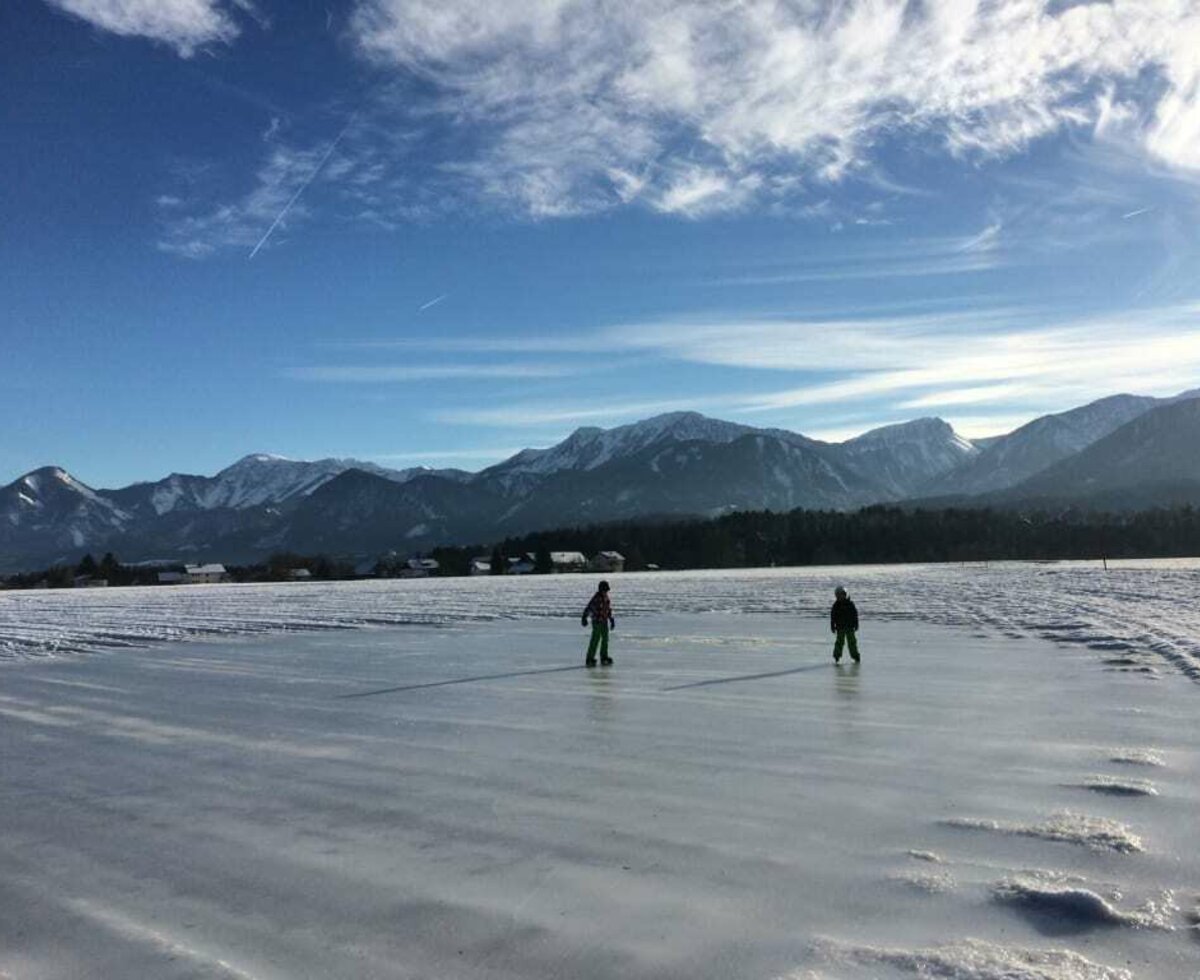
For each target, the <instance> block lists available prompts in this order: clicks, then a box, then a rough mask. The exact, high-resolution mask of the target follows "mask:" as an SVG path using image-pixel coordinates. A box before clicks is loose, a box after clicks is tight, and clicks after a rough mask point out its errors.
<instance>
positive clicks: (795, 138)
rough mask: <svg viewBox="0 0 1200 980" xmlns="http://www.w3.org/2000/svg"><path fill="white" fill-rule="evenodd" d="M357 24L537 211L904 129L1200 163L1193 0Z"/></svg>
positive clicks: (574, 208)
mask: <svg viewBox="0 0 1200 980" xmlns="http://www.w3.org/2000/svg"><path fill="white" fill-rule="evenodd" d="M351 30H352V33H353V35H354V37H355V38H356V40H357V42H358V44H359V45H360V47H361V49H362V50H363V51H364V52H365V53H366V54H368V55H369V56H370V57H372V58H373V59H375V60H376V61H377V62H379V63H381V64H384V65H391V66H395V67H398V68H400V69H402V70H404V71H405V72H412V73H416V74H417V75H418V76H420V77H421V78H422V79H423V80H424V81H425V82H427V83H431V84H432V85H433V86H434V87H435V89H436V91H438V92H440V93H441V96H440V102H439V103H438V109H439V110H440V111H441V113H442V114H443V115H444V116H445V118H447V119H450V120H452V121H453V123H454V124H455V125H456V126H466V127H470V128H471V130H472V132H473V139H472V141H471V145H470V148H469V149H466V150H463V151H462V155H461V156H460V158H458V159H456V160H454V161H452V162H453V163H454V164H455V165H456V167H455V171H454V172H455V173H456V174H457V175H458V176H459V177H460V178H462V179H463V180H464V181H466V182H467V183H468V184H469V185H470V189H472V190H474V192H476V193H477V194H480V195H482V196H484V197H488V198H492V199H496V200H499V201H502V202H504V203H505V204H508V205H514V206H516V207H519V208H521V209H524V210H525V211H526V212H527V213H529V214H532V215H534V216H553V215H565V214H577V213H580V212H586V211H592V210H598V209H601V208H605V207H609V206H614V205H618V204H622V203H626V202H629V201H633V200H641V201H643V202H644V203H645V204H646V205H647V206H649V207H651V208H654V209H657V210H659V211H664V212H668V213H677V214H682V215H685V216H693V217H694V216H700V215H703V214H709V213H713V212H716V211H722V210H729V209H731V208H737V207H740V206H743V205H746V204H748V203H750V202H752V201H759V200H762V199H764V198H765V199H772V198H778V197H782V196H787V195H794V194H796V193H797V192H798V191H803V190H805V189H808V190H812V189H813V188H814V187H819V186H820V185H821V184H823V183H828V182H833V181H839V180H842V179H843V178H845V177H846V176H847V175H853V174H863V175H864V176H867V175H869V174H870V167H871V165H872V163H873V153H874V151H875V149H876V146H877V144H878V143H880V142H882V141H884V140H887V139H891V138H896V137H899V138H912V137H916V138H920V139H923V140H932V141H934V142H936V143H940V144H941V145H942V146H943V147H944V149H945V150H946V151H947V152H949V153H951V154H953V155H959V156H973V157H981V158H990V157H1003V156H1008V155H1011V154H1015V153H1018V152H1021V151H1023V150H1024V149H1026V148H1027V147H1028V146H1029V145H1030V144H1031V143H1032V142H1034V141H1035V140H1038V139H1040V138H1041V137H1043V136H1046V135H1048V134H1051V133H1054V132H1057V131H1061V130H1064V129H1072V130H1074V131H1077V132H1079V133H1081V134H1082V133H1086V132H1088V131H1093V132H1095V133H1096V135H1097V136H1098V137H1100V136H1102V137H1103V138H1108V139H1111V138H1120V139H1122V140H1126V141H1128V142H1130V143H1132V144H1133V145H1135V146H1137V147H1139V148H1140V150H1141V152H1143V153H1145V154H1148V155H1150V156H1152V157H1154V158H1157V159H1159V160H1161V161H1162V162H1164V163H1166V164H1167V165H1169V166H1172V167H1176V168H1183V169H1188V168H1191V169H1200V59H1197V58H1196V54H1195V52H1196V51H1197V50H1200V9H1198V8H1197V6H1196V4H1195V2H1194V0H1113V2H1111V3H1094V4H1079V5H1072V6H1070V7H1068V8H1067V9H1059V10H1057V11H1054V12H1050V11H1048V10H1047V8H1046V5H1045V3H1044V2H1043V0H1003V2H994V0H926V2H924V3H922V4H920V5H914V4H911V3H909V2H907V0H847V2H844V3H830V2H824V0H811V2H805V3H782V2H779V0H742V2H739V3H736V4H730V3H695V2H687V0H626V2H624V3H621V4H597V3H594V2H592V0H525V2H522V3H496V2H494V0H361V2H360V4H359V6H358V9H357V12H356V14H355V15H354V17H353V18H352V20H351ZM1147 79H1153V80H1154V84H1148V83H1147ZM1098 91H1101V92H1103V93H1105V94H1104V95H1103V97H1099V98H1098V97H1097V92H1098Z"/></svg>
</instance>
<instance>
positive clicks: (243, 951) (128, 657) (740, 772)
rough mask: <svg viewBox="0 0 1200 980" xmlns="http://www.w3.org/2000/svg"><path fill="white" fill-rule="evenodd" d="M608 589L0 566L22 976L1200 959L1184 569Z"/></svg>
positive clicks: (6, 925) (1015, 977) (1189, 615)
mask: <svg viewBox="0 0 1200 980" xmlns="http://www.w3.org/2000/svg"><path fill="white" fill-rule="evenodd" d="M592 579H593V577H586V578H582V579H581V578H578V577H563V578H532V579H521V580H490V579H485V580H463V581H426V582H388V583H357V584H349V585H287V586H278V587H268V586H245V587H237V586H230V587H195V588H187V589H151V590H110V591H107V592H80V593H40V594H34V593H15V594H14V593H9V594H4V595H0V635H3V636H4V638H5V640H4V642H5V643H6V644H7V648H6V650H7V653H8V654H9V657H10V663H9V664H8V666H7V667H6V668H4V669H3V670H0V785H2V787H3V804H4V805H3V806H2V807H0V976H2V977H5V978H8V977H12V978H26V977H29V978H56V980H57V978H70V977H88V978H91V977H99V978H107V977H112V978H128V977H139V978H141V977H148V978H158V977H163V978H170V980H175V978H197V977H217V978H243V980H245V978H256V980H273V978H301V977H314V978H315V977H388V978H391V977H406V978H407V977H436V978H455V977H464V978H466V977H479V978H482V977H489V978H490V977H511V978H518V977H520V978H538V977H547V978H549V977H555V978H558V977H562V978H567V977H570V978H600V977H605V978H607V977H622V978H626V977H629V978H642V977H647V978H648V977H680V978H688V980H703V978H741V977H750V978H766V980H775V978H778V980H785V978H786V980H865V978H892V977H896V978H906V977H907V978H925V977H939V978H950V980H1117V978H1166V980H1171V978H1176V977H1178V978H1193V977H1195V976H1197V975H1200V930H1198V929H1197V925H1198V924H1200V848H1197V847H1196V840H1195V837H1196V828H1197V820H1196V814H1197V813H1198V812H1200V726H1198V725H1197V723H1196V716H1197V700H1196V699H1197V697H1198V696H1200V691H1197V688H1196V685H1195V684H1194V683H1192V681H1194V680H1195V679H1196V677H1197V676H1198V668H1200V620H1198V618H1197V616H1198V612H1197V610H1198V609H1200V603H1198V602H1197V600H1198V599H1200V595H1198V593H1200V566H1198V565H1197V564H1196V563H1147V564H1140V565H1136V566H1127V567H1123V568H1116V569H1114V570H1111V571H1109V572H1108V573H1107V574H1106V573H1105V572H1103V570H1101V569H1099V568H1097V567H1093V566H1082V565H1078V566H1072V565H1045V566H993V567H990V568H983V567H974V566H973V567H968V568H959V567H949V566H943V567H932V566H930V567H917V568H872V569H838V570H833V569H816V570H806V571H796V570H776V571H763V572H730V573H688V574H659V575H637V576H634V575H625V576H614V577H613V585H614V605H615V606H616V611H617V615H618V624H617V630H616V632H615V633H614V636H613V641H614V647H613V652H614V655H615V657H616V664H615V666H614V667H612V668H608V669H600V670H592V671H587V670H584V669H583V668H581V667H580V666H579V663H580V660H581V658H582V644H583V641H584V640H585V638H586V632H585V631H584V630H582V629H581V628H580V627H579V623H578V615H579V610H580V609H581V607H582V606H583V604H584V602H586V600H587V598H588V595H589V593H590V587H591V586H592V584H593V581H592ZM835 582H841V583H844V584H846V586H847V587H848V588H849V589H850V592H851V594H852V596H853V597H854V598H855V599H856V601H857V602H858V604H859V607H860V610H861V612H862V614H863V619H864V627H863V631H862V636H861V640H862V646H863V650H864V662H863V664H862V665H861V667H855V666H852V665H848V664H846V663H843V664H842V665H840V666H837V667H835V666H834V665H833V664H832V662H831V661H830V660H829V646H830V643H829V641H830V636H829V632H828V626H827V623H826V622H825V620H824V618H823V616H824V613H825V611H826V609H827V607H828V600H829V598H831V597H830V595H829V593H830V592H831V590H832V586H833V584H834V583H835ZM549 617H555V618H553V619H552V618H549ZM396 624H407V625H400V626H397V625H396ZM351 626H357V627H361V628H359V629H354V630H351V629H342V628H338V627H351ZM300 630H304V631H306V632H285V631H300ZM236 634H242V635H236ZM247 634H250V635H247ZM178 638H188V639H189V640H190V642H186V643H157V645H149V646H148V645H145V644H147V643H151V642H156V641H162V640H168V639H178ZM117 647H125V648H124V649H116V648H117Z"/></svg>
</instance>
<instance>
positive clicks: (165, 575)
mask: <svg viewBox="0 0 1200 980" xmlns="http://www.w3.org/2000/svg"><path fill="white" fill-rule="evenodd" d="M187 580H188V576H187V572H179V571H174V570H171V571H166V572H159V573H158V584H159V585H183V584H184V583H185V582H187Z"/></svg>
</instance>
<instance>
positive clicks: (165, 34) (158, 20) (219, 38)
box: [46, 0, 252, 58]
mask: <svg viewBox="0 0 1200 980" xmlns="http://www.w3.org/2000/svg"><path fill="white" fill-rule="evenodd" d="M46 2H47V3H49V4H50V5H51V6H53V7H57V8H58V9H59V10H62V11H65V12H66V13H68V14H72V15H74V16H75V17H78V18H80V19H81V20H86V21H87V22H88V23H89V24H92V25H93V26H95V27H98V28H100V29H101V30H105V31H110V32H111V33H113V34H119V35H122V36H124V37H144V38H148V39H150V40H152V41H159V42H161V43H163V44H168V45H170V46H171V47H173V48H174V49H175V50H176V51H177V52H178V53H179V54H180V56H182V57H184V58H188V57H191V55H192V54H193V52H195V50H196V49H197V48H198V47H201V46H203V45H205V44H213V43H217V42H221V43H229V42H230V41H232V40H233V39H234V38H235V37H237V35H238V33H239V31H238V26H237V24H236V23H234V21H233V19H232V18H231V17H230V16H229V7H230V6H231V5H232V6H236V7H240V8H241V9H242V10H252V8H250V6H249V4H248V3H246V2H244V0H241V2H239V0H234V2H233V3H232V4H230V3H227V2H225V0H46Z"/></svg>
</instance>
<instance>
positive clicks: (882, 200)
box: [0, 0, 1200, 486]
mask: <svg viewBox="0 0 1200 980" xmlns="http://www.w3.org/2000/svg"><path fill="white" fill-rule="evenodd" d="M1198 50H1200V7H1198V6H1197V4H1196V3H1195V2H1194V0H1113V2H1112V3H1096V4H1078V3H1070V2H1060V0H1051V2H1045V0H1006V2H985V0H979V2H974V0H925V2H923V3H920V4H912V3H909V4H906V3H904V2H893V0H845V2H839V3H836V4H834V3H824V2H819V0H803V2H801V0H795V2H787V0H741V2H739V3H732V2H730V3H720V2H717V3H678V2H673V0H628V2H626V3H623V4H620V5H607V4H597V3H593V2H584V0H526V2H522V3H519V4H518V3H513V4H497V3H494V2H485V0H353V2H342V3H332V2H329V3H324V2H311V3H307V2H303V0H293V2H289V3H282V2H269V0H46V2H43V0H21V2H18V3H9V4H5V5H3V6H2V7H0V87H2V90H3V91H4V93H5V97H4V98H3V100H0V126H2V127H3V132H4V135H5V139H4V150H3V153H2V154H0V297H2V303H0V350H2V351H3V357H0V384H2V385H3V390H4V391H5V393H6V395H7V398H6V412H5V422H4V425H3V427H2V428H0V481H3V482H7V481H8V480H10V479H13V478H15V477H17V476H18V475H20V474H21V473H23V472H25V471H27V470H29V469H31V468H33V467H35V466H38V465H44V464H47V463H57V464H59V465H62V466H65V467H66V468H67V469H69V470H71V471H72V472H73V473H75V474H76V475H77V476H79V477H80V478H81V479H83V480H84V481H85V482H88V483H90V484H92V485H93V486H116V485H122V484H125V483H128V482H132V481H134V480H139V479H156V478H158V477H160V476H163V475H165V474H166V473H168V472H171V471H185V472H205V473H211V472H214V471H216V470H217V469H219V468H220V467H222V466H224V465H227V464H228V463H230V462H232V461H233V460H235V459H236V458H238V457H240V456H241V455H244V454H245V453H248V452H257V451H266V452H274V453H280V454H283V455H287V456H292V457H296V458H316V457H322V456H355V457H358V458H364V459H371V460H375V461H377V462H379V463H382V464H384V465H392V466H398V467H399V466H409V465H415V464H418V463H423V464H427V465H434V466H440V465H455V466H462V467H465V468H468V469H477V468H479V467H481V466H484V465H487V464H488V463H491V462H494V461H496V460H498V459H500V458H502V457H503V456H505V455H508V454H509V453H511V452H513V451H515V450H517V449H519V448H521V447H523V446H528V445H535V446H536V445H547V444H549V443H551V442H553V441H556V440H558V439H559V438H561V437H563V436H564V435H566V434H567V433H568V432H570V431H571V430H572V429H573V428H575V427H576V426H578V425H604V426H608V425H613V424H619V423H622V422H627V421H631V420H634V419H637V418H641V417H645V416H648V415H651V414H655V413H657V412H662V411H672V410H678V409H695V410H698V411H702V412H705V413H707V414H711V415H715V416H718V417H722V418H729V419H735V420H739V421H744V422H747V423H750V424H756V425H764V426H768V425H769V426H783V427H786V428H791V429H795V430H798V431H802V432H805V433H807V434H810V435H816V436H819V437H824V438H830V439H840V438H845V437H847V436H849V435H853V434H857V433H858V432H861V431H864V430H866V429H868V428H871V427H873V426H875V425H880V424H886V423H889V422H894V421H900V420H904V419H908V418H914V417H918V416H921V415H938V416H941V417H943V418H945V419H947V420H948V421H950V422H951V423H952V424H953V425H954V426H955V427H956V428H957V429H959V431H961V432H963V433H964V434H965V435H968V436H973V435H987V434H994V433H998V432H1002V431H1006V430H1008V429H1011V428H1013V427H1015V426H1016V425H1018V424H1020V423H1021V422H1024V421H1026V420H1028V419H1029V418H1032V417H1034V416H1036V415H1039V414H1043V413H1045V412H1047V411H1055V410H1060V409H1064V408H1068V407H1071V406H1074V405H1077V404H1080V403H1082V402H1085V401H1088V400H1090V399H1092V398H1096V397H1101V396H1103V395H1106V394H1111V393H1115V392H1117V391H1136V392H1139V393H1146V394H1158V395H1165V394H1171V393H1174V392H1176V391H1179V390H1183V389H1185V388H1191V387H1196V386H1197V385H1200V330H1198V329H1197V328H1198V326H1200V286H1198V285H1197V284H1198V283H1200V276H1198V273H1200V233H1198V232H1197V228H1198V227H1200V224H1198V222H1197V219H1198V218H1200V59H1198V58H1197V57H1196V51H1198Z"/></svg>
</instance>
